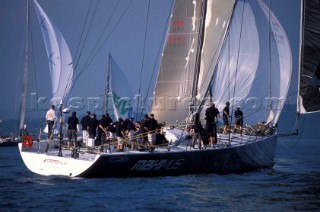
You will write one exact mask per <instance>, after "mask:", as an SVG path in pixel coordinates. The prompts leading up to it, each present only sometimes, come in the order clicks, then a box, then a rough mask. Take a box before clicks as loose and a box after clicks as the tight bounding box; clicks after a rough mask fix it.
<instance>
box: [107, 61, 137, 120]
mask: <svg viewBox="0 0 320 212" xmlns="http://www.w3.org/2000/svg"><path fill="white" fill-rule="evenodd" d="M107 86H109V89H108V91H109V92H110V93H109V92H108V93H107V98H109V96H111V99H112V108H113V114H114V117H115V120H118V118H122V119H123V120H125V119H126V118H134V117H135V109H134V108H135V105H134V95H133V90H132V87H131V84H130V82H129V81H128V79H127V77H126V76H125V75H124V73H123V72H122V70H121V68H120V67H119V65H118V64H117V63H116V61H114V59H113V58H112V56H111V55H110V56H109V75H108V82H107Z"/></svg>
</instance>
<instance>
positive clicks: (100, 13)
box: [0, 0, 172, 119]
mask: <svg viewBox="0 0 320 212" xmlns="http://www.w3.org/2000/svg"><path fill="white" fill-rule="evenodd" d="M90 2H92V5H91V9H90V11H89V15H88V17H89V20H91V18H92V17H93V14H94V19H93V21H92V25H91V27H90V29H89V24H86V25H85V24H84V23H85V18H86V15H87V12H88V8H90ZM148 2H149V1H148V0H133V1H132V0H121V1H118V0H100V1H98V0H93V1H89V0H38V3H39V4H40V6H41V7H42V8H43V9H44V11H45V12H46V13H47V15H48V16H49V17H50V18H51V20H52V21H53V22H54V23H55V25H56V26H57V27H58V28H59V29H60V31H61V32H62V34H63V36H64V38H65V40H66V42H67V44H68V45H69V48H70V51H71V54H72V56H73V57H74V58H75V55H76V52H77V49H81V48H82V46H81V45H84V46H83V49H82V51H78V54H77V56H78V57H79V55H80V53H81V56H80V58H79V62H78V65H77V68H76V69H75V71H74V76H78V75H79V73H81V74H80V76H79V78H78V80H77V81H76V83H75V85H74V88H73V89H72V91H71V94H70V96H72V97H81V98H83V99H84V103H85V108H84V110H86V109H88V110H90V109H92V108H89V107H93V106H92V102H90V100H88V98H96V97H101V96H102V95H104V91H105V86H106V72H107V61H108V55H109V53H110V54H111V55H112V56H113V58H114V60H115V61H116V62H117V63H118V65H119V66H120V67H121V68H122V69H123V70H125V71H126V73H127V76H128V78H129V79H132V80H131V81H130V82H131V84H132V85H131V86H132V89H133V90H134V93H137V92H138V89H139V86H138V84H139V83H136V81H138V80H139V79H138V78H137V76H140V74H141V73H142V86H144V87H146V86H147V85H148V82H149V81H150V79H151V73H152V72H151V70H154V67H155V66H156V65H157V64H158V63H159V56H158V54H159V50H160V49H161V46H162V39H163V34H164V32H165V30H166V23H167V20H168V16H169V13H170V8H171V6H172V0H161V1H159V0H151V1H150V5H149V4H148ZM31 3H32V2H31ZM97 3H99V4H98V7H97V8H96V5H97ZM118 3H119V5H118V7H117V4H118ZM31 6H32V5H31ZM116 8H117V9H116ZM148 8H149V12H148ZM115 9H116V10H115ZM126 9H127V10H126ZM114 10H115V13H114V15H113V16H112V18H111V19H110V17H111V15H112V12H113V11H114ZM124 11H126V12H124ZM25 19H26V0H14V1H12V0H3V1H2V6H1V8H0V26H1V28H2V29H4V30H2V32H1V35H0V36H1V39H0V49H1V51H0V58H1V61H2V62H1V63H0V70H1V74H2V77H1V83H0V99H1V102H2V103H1V106H0V119H1V118H2V119H3V118H7V117H8V116H9V117H11V116H17V115H18V113H17V109H16V108H17V104H18V102H19V101H18V100H19V95H20V94H19V93H21V87H20V86H21V82H22V71H23V63H24V60H23V59H24V56H23V54H24V43H25V41H24V39H25V38H24V34H25V22H26V21H25ZM108 20H110V21H109V22H108ZM30 23H31V24H30V29H31V33H32V40H33V42H32V47H33V48H32V49H33V51H32V52H33V57H32V58H30V61H32V62H34V68H32V69H33V70H29V86H28V88H29V94H28V95H29V97H28V98H29V100H28V101H29V102H28V106H29V107H31V108H34V103H33V102H34V100H35V99H39V98H41V97H46V98H48V99H49V98H50V95H51V87H50V76H49V68H48V60H47V56H46V52H45V46H44V42H43V39H42V34H41V31H40V27H39V24H38V20H37V19H36V15H35V12H34V8H33V7H31V9H30ZM88 23H89V22H88ZM147 25H148V27H146V26H147ZM84 26H85V29H84ZM115 26H116V27H115ZM83 29H84V30H83ZM88 29H89V30H88ZM104 29H105V31H104V33H103V34H102V32H103V30H104ZM83 31H84V33H83V34H87V36H86V40H85V39H84V37H85V36H83V37H82V40H81V42H80V45H79V41H80V38H81V33H82V32H83ZM101 34H102V39H101V40H100V43H98V45H97V48H96V49H100V51H98V53H96V54H95V52H96V51H94V53H92V49H93V47H94V46H95V45H96V43H97V41H98V40H99V37H100V36H101ZM84 40H85V42H84ZM104 41H106V42H104ZM79 52H80V53H79ZM93 55H95V56H94V57H92V56H93ZM33 58H34V59H33ZM90 58H93V59H90ZM75 61H76V60H74V61H73V62H74V64H76V62H75ZM87 61H90V63H89V66H87V68H84V67H85V64H86V63H87ZM87 64H88V63H87ZM34 73H36V74H34ZM34 76H36V78H34ZM155 77H156V75H155V76H154V78H153V79H155ZM35 85H36V86H37V87H36V86H35ZM35 92H36V93H37V94H38V97H35V96H34V93H35ZM30 99H31V100H30ZM31 104H32V106H31ZM89 104H90V105H89ZM38 106H39V107H40V108H41V109H42V110H46V109H47V108H48V107H49V103H48V101H46V103H43V104H39V105H38ZM12 108H15V110H16V112H14V111H13V110H12Z"/></svg>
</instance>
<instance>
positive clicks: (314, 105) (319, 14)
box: [297, 0, 320, 113]
mask: <svg viewBox="0 0 320 212" xmlns="http://www.w3.org/2000/svg"><path fill="white" fill-rule="evenodd" d="M301 4H302V5H301V8H302V10H301V11H302V14H301V17H302V18H301V41H300V46H301V50H300V54H301V55H300V69H299V70H300V73H299V94H298V103H297V105H298V112H300V113H312V112H319V111H320V24H319V23H320V5H319V1H318V0H302V1H301Z"/></svg>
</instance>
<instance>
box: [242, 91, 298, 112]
mask: <svg viewBox="0 0 320 212" xmlns="http://www.w3.org/2000/svg"><path fill="white" fill-rule="evenodd" d="M297 93H298V91H295V92H293V93H291V94H290V95H287V96H286V99H287V98H288V97H290V96H293V95H296V94H297ZM280 101H282V99H279V100H276V101H274V102H273V103H272V104H276V103H278V102H280ZM265 109H266V107H261V108H259V109H257V110H256V111H254V112H252V113H250V114H249V115H247V116H244V118H246V117H250V116H251V115H254V114H256V113H258V112H260V111H261V110H265Z"/></svg>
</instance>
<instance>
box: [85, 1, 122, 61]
mask: <svg viewBox="0 0 320 212" xmlns="http://www.w3.org/2000/svg"><path fill="white" fill-rule="evenodd" d="M120 2H121V1H117V4H116V7H115V9H113V10H112V13H111V15H110V17H109V19H108V21H107V23H106V24H105V26H104V28H103V30H102V32H101V33H100V36H99V38H98V40H97V42H96V43H95V45H94V46H93V48H92V49H91V51H90V53H89V55H93V53H94V51H95V49H97V46H98V44H99V42H100V41H101V39H102V36H103V34H104V33H105V31H106V30H107V27H108V26H109V24H110V21H111V20H112V17H113V16H114V14H115V12H116V11H117V9H118V7H119V4H120ZM89 59H90V56H89V58H88V59H87V61H86V62H85V64H84V66H86V65H87V63H88V61H89Z"/></svg>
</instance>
